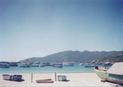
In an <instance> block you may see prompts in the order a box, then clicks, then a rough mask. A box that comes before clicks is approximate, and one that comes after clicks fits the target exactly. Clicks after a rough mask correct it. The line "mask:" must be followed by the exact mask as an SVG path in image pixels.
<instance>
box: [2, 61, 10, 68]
mask: <svg viewBox="0 0 123 87" xmlns="http://www.w3.org/2000/svg"><path fill="white" fill-rule="evenodd" d="M9 67H10V64H9V63H7V62H0V68H9Z"/></svg>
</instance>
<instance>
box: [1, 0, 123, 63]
mask: <svg viewBox="0 0 123 87" xmlns="http://www.w3.org/2000/svg"><path fill="white" fill-rule="evenodd" d="M63 50H80V51H83V50H91V51H92V50H99V51H101V50H106V51H112V50H123V0H0V60H8V61H13V60H15V61H16V60H21V59H24V58H28V57H39V56H45V55H48V54H52V53H55V52H59V51H63Z"/></svg>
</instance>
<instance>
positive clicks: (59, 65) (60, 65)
mask: <svg viewBox="0 0 123 87" xmlns="http://www.w3.org/2000/svg"><path fill="white" fill-rule="evenodd" d="M52 66H53V67H57V68H62V67H63V64H53V65H52Z"/></svg>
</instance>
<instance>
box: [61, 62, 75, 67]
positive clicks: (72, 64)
mask: <svg viewBox="0 0 123 87" xmlns="http://www.w3.org/2000/svg"><path fill="white" fill-rule="evenodd" d="M63 66H74V63H71V62H64V63H63Z"/></svg>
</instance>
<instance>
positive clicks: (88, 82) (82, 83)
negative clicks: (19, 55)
mask: <svg viewBox="0 0 123 87" xmlns="http://www.w3.org/2000/svg"><path fill="white" fill-rule="evenodd" d="M16 74H19V73H16ZM21 75H23V79H24V80H25V81H23V82H15V81H6V80H3V78H2V74H1V75H0V87H115V86H116V85H112V84H108V83H103V82H101V81H100V78H99V77H98V76H97V75H96V74H95V73H57V75H66V76H67V79H68V80H69V81H68V82H60V81H55V74H54V73H33V81H31V74H25V73H23V74H22V73H21ZM49 78H50V79H52V80H53V81H54V83H36V80H39V79H49ZM119 87H120V86H119Z"/></svg>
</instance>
